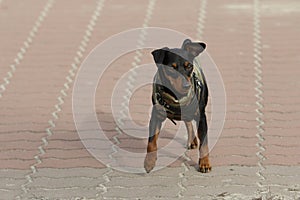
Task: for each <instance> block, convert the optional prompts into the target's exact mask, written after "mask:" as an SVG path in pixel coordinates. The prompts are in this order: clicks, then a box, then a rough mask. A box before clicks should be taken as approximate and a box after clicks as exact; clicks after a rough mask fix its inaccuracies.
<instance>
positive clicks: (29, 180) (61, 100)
mask: <svg viewBox="0 0 300 200" xmlns="http://www.w3.org/2000/svg"><path fill="white" fill-rule="evenodd" d="M53 1H54V0H50V1H49V2H51V4H50V5H48V4H47V7H46V9H47V10H48V9H49V8H50V7H51V6H52V2H53ZM104 2H105V0H97V3H96V8H95V10H94V12H93V14H92V16H91V19H90V21H89V22H88V25H90V27H93V29H94V26H95V25H96V21H98V18H99V16H100V12H101V11H102V9H103V7H104ZM48 7H49V8H48ZM42 13H43V12H42ZM42 16H43V17H45V16H46V13H45V12H44V14H43V15H42ZM39 19H40V18H39ZM42 19H44V18H42ZM87 28H88V27H87ZM91 34H92V32H86V31H85V34H84V36H83V39H82V41H83V40H84V41H85V42H86V43H85V44H86V45H87V44H88V43H89V41H90V37H91ZM82 41H81V43H80V45H79V47H78V49H79V50H78V51H80V52H81V53H82V54H84V53H85V48H84V47H83V46H82V45H81V44H82ZM83 50H84V51H83ZM81 61H82V57H79V56H78V55H77V54H76V56H75V57H74V62H75V63H72V64H71V68H72V69H71V70H69V73H68V75H67V76H66V80H67V82H65V83H64V84H63V89H61V90H60V93H61V96H59V97H58V98H57V100H58V103H57V104H55V105H54V106H53V107H54V108H55V111H54V112H52V113H51V115H52V118H51V119H50V120H49V121H48V124H49V125H50V127H48V128H46V129H45V131H46V133H47V136H45V137H43V138H42V139H41V141H42V145H41V146H39V147H38V148H37V149H38V152H39V153H38V154H37V155H35V156H34V159H35V160H36V163H35V164H33V165H31V166H30V169H31V172H30V173H29V174H26V175H25V178H26V179H27V182H25V183H24V184H22V185H21V189H22V194H19V195H17V196H16V199H22V196H23V195H25V194H27V193H28V192H29V190H28V188H27V186H28V185H29V184H31V183H32V182H33V179H32V177H31V176H32V175H33V174H35V173H37V166H38V165H39V164H41V163H42V159H41V157H40V156H42V155H45V153H46V152H45V147H47V146H48V144H49V141H48V137H50V136H52V135H53V132H52V129H53V128H55V126H56V124H55V121H57V119H58V118H59V116H58V115H57V113H59V112H61V111H62V109H61V106H62V105H63V104H64V97H67V96H68V90H69V89H70V86H69V85H70V84H72V82H73V78H74V74H76V72H77V70H78V69H79V64H80V62H81ZM70 72H71V73H70Z"/></svg>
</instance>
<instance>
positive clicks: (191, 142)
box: [184, 121, 198, 149]
mask: <svg viewBox="0 0 300 200" xmlns="http://www.w3.org/2000/svg"><path fill="white" fill-rule="evenodd" d="M184 123H185V127H186V130H187V133H188V142H187V148H188V149H196V148H197V146H198V140H197V137H196V135H195V132H194V128H193V123H192V121H189V122H188V121H184Z"/></svg>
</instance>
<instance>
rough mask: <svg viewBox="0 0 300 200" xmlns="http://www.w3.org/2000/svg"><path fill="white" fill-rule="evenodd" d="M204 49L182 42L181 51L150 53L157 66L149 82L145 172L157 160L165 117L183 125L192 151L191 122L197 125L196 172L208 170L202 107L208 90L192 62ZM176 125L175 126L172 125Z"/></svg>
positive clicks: (205, 127) (201, 45)
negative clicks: (197, 163)
mask: <svg viewBox="0 0 300 200" xmlns="http://www.w3.org/2000/svg"><path fill="white" fill-rule="evenodd" d="M205 48H206V44H205V43H197V42H191V40H189V39H186V40H185V41H184V42H183V44H182V47H181V48H174V49H169V48H168V47H165V48H162V49H157V50H154V51H153V52H152V55H153V58H154V61H155V63H156V65H157V73H156V75H155V76H154V81H153V93H152V103H153V108H152V114H151V119H150V124H149V139H148V146H147V155H146V158H145V162H144V167H145V170H146V172H147V173H149V172H150V171H151V170H152V169H153V168H154V166H155V163H156V160H157V139H158V135H159V132H160V129H161V125H162V122H163V121H165V120H166V118H169V119H170V120H171V121H172V122H173V123H175V122H174V120H181V121H184V122H185V125H186V128H187V132H188V142H187V148H188V149H195V148H197V146H198V140H197V137H196V136H195V133H194V130H193V125H192V121H193V120H195V121H196V123H197V127H198V129H197V132H198V138H199V141H200V145H199V151H200V158H199V171H200V172H203V173H207V172H209V171H211V166H210V163H209V155H208V153H209V150H208V142H207V140H208V139H207V121H206V114H205V107H206V105H207V100H208V87H207V84H206V81H205V77H204V74H203V72H202V70H201V69H200V67H199V66H194V65H193V63H194V59H195V57H197V56H198V55H199V54H200V53H201V52H203V51H204V50H205ZM175 124H176V123H175Z"/></svg>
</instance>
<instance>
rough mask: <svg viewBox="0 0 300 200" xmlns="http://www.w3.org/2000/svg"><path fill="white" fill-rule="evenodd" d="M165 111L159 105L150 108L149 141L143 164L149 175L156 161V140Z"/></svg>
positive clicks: (165, 115)
mask: <svg viewBox="0 0 300 200" xmlns="http://www.w3.org/2000/svg"><path fill="white" fill-rule="evenodd" d="M166 117H167V114H166V111H165V109H164V108H163V107H162V106H160V105H154V106H153V108H152V114H151V119H150V123H149V139H148V146H147V155H146V158H145V162H144V168H145V170H146V172H147V173H149V172H150V171H151V170H152V169H153V168H154V166H155V163H156V160H157V139H158V135H159V132H160V129H161V125H162V122H163V121H164V120H165V119H166Z"/></svg>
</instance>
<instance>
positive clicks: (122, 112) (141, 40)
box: [96, 0, 156, 198]
mask: <svg viewBox="0 0 300 200" xmlns="http://www.w3.org/2000/svg"><path fill="white" fill-rule="evenodd" d="M155 4H156V0H149V2H148V5H147V9H146V15H145V18H144V21H143V24H142V27H143V28H146V27H148V24H149V21H150V20H151V17H152V15H153V10H154V7H155ZM146 36H147V32H146V30H144V29H142V30H141V33H140V35H139V38H138V41H137V43H138V45H137V50H136V51H135V54H136V55H135V56H134V57H133V59H134V61H133V62H132V63H131V65H132V70H131V74H130V75H129V80H128V81H127V82H126V84H127V86H128V88H127V89H126V95H125V96H123V97H122V98H123V99H124V102H123V103H122V104H121V105H122V107H123V109H121V110H120V117H119V118H118V119H117V120H116V121H117V122H118V123H119V124H120V125H123V124H124V122H123V119H124V118H125V117H126V115H125V112H126V111H128V110H129V100H130V96H131V95H132V89H133V87H134V82H135V80H136V76H137V73H136V72H135V69H136V68H137V67H138V63H140V62H141V58H142V56H143V54H142V53H141V50H140V47H141V46H143V45H144V41H145V39H146ZM115 130H116V131H117V135H115V136H114V137H113V140H114V141H115V143H116V145H112V153H111V154H110V155H109V156H108V157H109V158H110V159H111V163H114V162H116V159H115V158H114V154H117V153H118V149H119V147H118V145H120V144H121V141H120V140H119V139H118V137H119V136H121V135H123V132H122V130H121V129H120V128H119V127H118V126H117V127H115ZM107 167H108V171H107V173H105V174H104V175H103V177H104V180H106V182H105V183H103V184H99V186H100V188H102V190H103V192H102V193H101V195H102V197H103V196H104V195H105V193H107V191H108V190H107V187H106V186H105V185H106V184H107V183H109V182H110V181H111V180H110V178H109V174H110V173H112V172H113V171H112V169H111V167H110V164H108V165H107ZM98 197H99V193H97V194H96V198H98Z"/></svg>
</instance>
